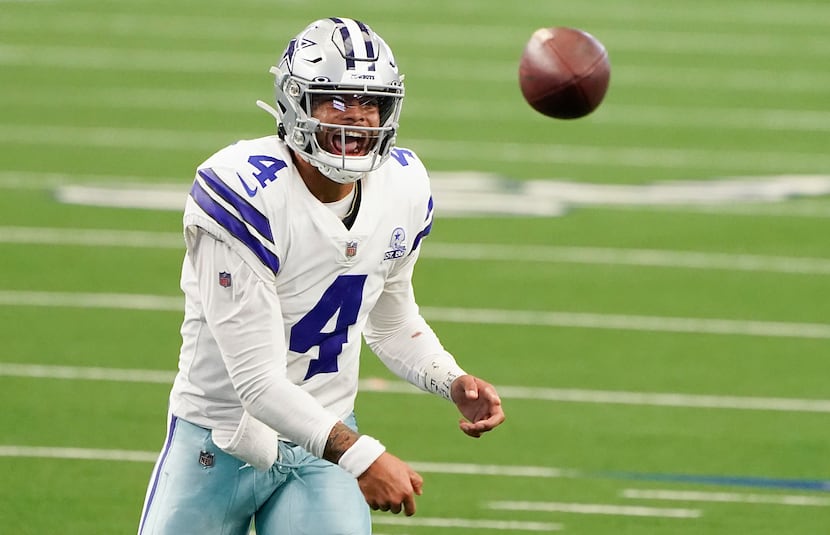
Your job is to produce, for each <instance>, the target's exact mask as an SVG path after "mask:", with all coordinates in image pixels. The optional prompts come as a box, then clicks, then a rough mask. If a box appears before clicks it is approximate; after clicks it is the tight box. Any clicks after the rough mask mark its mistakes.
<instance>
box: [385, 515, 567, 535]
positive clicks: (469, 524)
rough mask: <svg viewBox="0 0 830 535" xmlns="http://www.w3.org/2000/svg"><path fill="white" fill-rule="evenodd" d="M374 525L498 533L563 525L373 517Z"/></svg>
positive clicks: (545, 530)
mask: <svg viewBox="0 0 830 535" xmlns="http://www.w3.org/2000/svg"><path fill="white" fill-rule="evenodd" d="M372 523H373V524H380V525H386V526H418V527H430V528H463V529H488V530H498V531H539V532H549V531H559V530H561V529H562V524H554V523H552V522H524V521H519V520H480V519H475V520H474V519H469V518H433V517H418V516H414V517H411V518H406V517H396V516H381V515H372Z"/></svg>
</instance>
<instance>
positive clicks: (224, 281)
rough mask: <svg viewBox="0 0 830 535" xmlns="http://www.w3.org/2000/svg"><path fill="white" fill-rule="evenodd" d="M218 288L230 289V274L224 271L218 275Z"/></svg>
mask: <svg viewBox="0 0 830 535" xmlns="http://www.w3.org/2000/svg"><path fill="white" fill-rule="evenodd" d="M219 286H221V287H222V288H230V287H231V274H230V273H227V272H225V271H222V272H220V273H219Z"/></svg>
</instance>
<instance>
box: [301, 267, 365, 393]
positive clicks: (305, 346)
mask: <svg viewBox="0 0 830 535" xmlns="http://www.w3.org/2000/svg"><path fill="white" fill-rule="evenodd" d="M365 282H366V275H340V276H339V277H337V278H336V279H335V280H334V282H333V283H332V284H331V286H329V287H328V288H326V291H325V292H323V296H322V297H321V298H320V300H319V301H318V302H317V304H316V305H314V307H312V309H311V310H309V311H308V313H307V314H306V315H305V316H303V317H302V318H301V319H300V321H298V322H297V323H296V324H295V325H294V326H293V327H292V328H291V335H290V338H291V340H290V342H289V345H288V349H290V350H291V351H294V352H296V353H305V352H306V351H308V350H309V349H311V348H312V347H314V346H319V348H320V351H319V354H318V357H317V359H315V360H312V361H311V362H310V363H309V365H308V371H307V372H306V374H305V377H304V380H308V379H310V378H312V377H314V376H315V375H317V374H318V373H331V372H336V371H337V357H338V355H340V352H341V351H342V350H343V344H345V343H346V342H348V340H349V327H351V326H352V325H354V324H355V322H356V321H357V314H358V312H359V311H360V305H361V303H362V302H363V285H364V284H365ZM335 316H337V320H336V322H335V326H334V330H332V331H330V332H323V329H324V328H325V327H326V325H327V324H328V323H329V321H330V320H331V319H332V318H334V317H335Z"/></svg>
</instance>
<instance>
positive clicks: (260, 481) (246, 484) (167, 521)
mask: <svg viewBox="0 0 830 535" xmlns="http://www.w3.org/2000/svg"><path fill="white" fill-rule="evenodd" d="M346 423H347V424H348V425H350V426H352V427H355V422H354V418H351V419H350V421H348V420H347V421H346ZM252 521H253V523H254V524H255V527H256V533H257V535H368V534H370V533H371V532H372V528H371V518H370V515H369V506H368V505H367V504H366V501H365V499H364V498H363V494H362V493H361V492H360V488H359V487H358V485H357V480H355V479H354V477H352V476H351V475H349V474H348V473H347V472H346V471H344V470H343V469H341V468H340V467H339V466H336V465H334V464H332V463H330V462H328V461H325V460H322V459H320V458H318V457H315V456H313V455H312V454H310V453H309V452H307V451H306V450H304V449H303V448H301V447H299V446H297V445H296V444H292V443H286V442H282V441H280V456H279V459H278V460H277V462H276V463H275V464H274V465H273V466H272V467H271V468H270V470H268V471H267V472H259V471H257V470H255V469H254V468H252V467H251V466H249V465H246V464H245V463H243V462H242V461H240V460H238V459H237V458H236V457H233V456H232V455H229V454H227V453H225V452H224V451H222V450H220V449H219V448H218V447H217V446H216V445H215V444H214V443H213V440H211V432H210V430H208V429H203V428H201V427H198V426H196V425H193V424H191V423H190V422H186V421H184V420H181V419H179V418H176V417H175V416H174V417H172V418H171V419H170V425H169V431H168V434H167V439H166V440H165V443H164V448H163V450H162V452H161V454H160V456H159V459H158V461H157V463H156V467H155V469H154V470H153V475H152V478H151V480H150V484H149V487H148V489H147V497H146V499H145V503H144V509H143V511H142V513H141V521H140V522H141V523H140V525H139V532H138V533H139V535H189V534H193V535H245V534H247V533H248V532H249V529H250V526H251V522H252Z"/></svg>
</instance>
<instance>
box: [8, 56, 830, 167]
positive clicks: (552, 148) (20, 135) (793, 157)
mask: <svg viewBox="0 0 830 535" xmlns="http://www.w3.org/2000/svg"><path fill="white" fill-rule="evenodd" d="M0 49H2V45H0ZM119 61H120V62H124V61H127V60H125V59H123V58H120V59H119ZM177 65H179V66H180V64H177ZM753 80H755V81H757V78H753ZM260 135H262V133H261V132H260V133H252V132H242V131H237V132H219V131H192V130H171V129H159V128H156V129H148V128H126V127H96V126H67V125H38V126H34V125H14V126H5V125H2V124H0V142H3V143H7V144H10V145H12V146H19V145H23V146H29V145H37V146H44V145H47V146H58V147H79V146H83V147H85V148H91V147H99V148H130V149H134V150H138V149H147V150H159V151H180V152H181V151H187V152H190V151H195V150H199V151H203V150H204V149H205V147H222V146H225V145H227V144H228V143H229V142H233V141H234V140H235V139H238V138H240V137H243V138H244V137H258V136H260ZM407 146H408V147H410V148H413V149H415V150H417V151H418V152H419V153H420V154H422V156H424V157H428V158H429V159H431V160H441V161H451V162H454V161H458V160H459V159H462V157H460V156H459V154H473V153H474V154H478V155H480V157H479V158H478V159H479V162H480V163H481V162H499V163H505V162H521V163H569V164H575V165H584V166H589V167H595V166H618V167H626V168H648V169H656V168H659V169H665V168H668V169H676V168H677V167H680V166H688V167H695V168H698V169H705V170H707V172H708V173H710V174H711V173H723V174H734V173H747V172H754V173H760V172H765V173H783V172H788V173H815V172H817V170H822V169H827V168H830V155H827V154H825V153H821V152H784V151H754V150H736V149H732V150H726V149H720V148H713V149H709V148H694V147H692V148H667V147H656V146H652V147H638V146H633V145H629V146H614V147H611V146H608V147H597V146H591V145H586V144H581V145H576V144H573V145H567V144H558V145H557V144H545V143H530V142H526V143H519V142H512V143H505V142H493V141H458V140H436V139H409V140H407Z"/></svg>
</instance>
